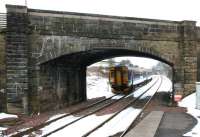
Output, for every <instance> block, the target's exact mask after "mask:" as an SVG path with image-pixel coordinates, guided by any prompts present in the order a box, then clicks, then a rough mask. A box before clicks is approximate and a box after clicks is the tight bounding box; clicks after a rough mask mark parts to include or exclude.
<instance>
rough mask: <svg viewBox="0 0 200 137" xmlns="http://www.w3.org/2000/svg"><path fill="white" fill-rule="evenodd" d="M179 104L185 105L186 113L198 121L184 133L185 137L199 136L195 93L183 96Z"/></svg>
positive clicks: (199, 122) (199, 123)
mask: <svg viewBox="0 0 200 137" xmlns="http://www.w3.org/2000/svg"><path fill="white" fill-rule="evenodd" d="M179 106H181V107H186V108H187V110H188V111H187V113H189V114H190V115H192V116H193V117H195V118H196V119H197V121H198V123H197V125H196V126H195V127H194V128H193V129H191V131H190V132H188V133H186V134H184V135H183V136H186V137H200V110H198V109H196V108H195V107H196V94H195V93H193V94H191V95H189V96H187V97H186V98H184V99H183V100H182V101H181V102H179Z"/></svg>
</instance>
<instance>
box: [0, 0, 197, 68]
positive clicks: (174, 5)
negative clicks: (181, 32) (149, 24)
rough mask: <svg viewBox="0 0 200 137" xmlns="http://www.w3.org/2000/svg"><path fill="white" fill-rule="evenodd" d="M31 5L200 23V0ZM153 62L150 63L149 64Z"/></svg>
mask: <svg viewBox="0 0 200 137" xmlns="http://www.w3.org/2000/svg"><path fill="white" fill-rule="evenodd" d="M5 4H14V5H25V0H0V12H6V9H5ZM27 5H28V7H29V8H34V9H47V10H58V11H71V12H82V13H95V14H105V15H116V16H129V17H139V18H151V19H164V20H174V21H181V20H194V21H197V25H198V26H200V0H27ZM134 62H138V63H137V65H140V66H141V65H143V66H144V67H148V66H152V64H156V62H157V61H154V60H152V61H151V60H148V59H147V60H141V59H138V61H135V59H134ZM148 64H149V65H148Z"/></svg>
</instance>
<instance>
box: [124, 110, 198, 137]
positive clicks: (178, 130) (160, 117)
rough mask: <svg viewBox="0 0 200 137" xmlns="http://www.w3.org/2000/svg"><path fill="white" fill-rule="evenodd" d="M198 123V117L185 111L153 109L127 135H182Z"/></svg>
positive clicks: (140, 136) (157, 136) (167, 136)
mask: <svg viewBox="0 0 200 137" xmlns="http://www.w3.org/2000/svg"><path fill="white" fill-rule="evenodd" d="M196 123H197V121H196V119H195V118H193V117H192V116H190V115H189V114H187V113H185V112H163V111H152V112H150V113H149V114H148V115H147V116H146V117H145V118H144V119H143V120H142V121H140V123H138V124H137V125H136V126H135V127H134V128H133V129H132V130H130V131H129V132H128V133H127V134H126V135H125V137H182V135H183V134H184V133H187V132H188V131H190V129H192V127H194V126H195V125H196Z"/></svg>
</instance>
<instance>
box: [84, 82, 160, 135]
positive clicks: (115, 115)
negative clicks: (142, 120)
mask: <svg viewBox="0 0 200 137" xmlns="http://www.w3.org/2000/svg"><path fill="white" fill-rule="evenodd" d="M161 84H162V78H161V82H160V83H159V86H158V88H157V89H156V91H155V92H154V94H153V95H152V96H151V97H150V98H149V99H148V101H146V103H145V105H144V106H142V108H141V111H140V113H138V115H137V117H139V116H140V114H141V113H142V112H143V110H144V109H145V108H146V106H147V105H148V104H149V102H150V101H151V99H152V98H153V96H154V95H155V93H156V92H157V91H158V89H159V88H160V86H161ZM153 86H154V85H152V86H151V87H149V88H148V89H147V90H145V91H144V92H143V93H141V94H140V95H139V96H138V97H137V98H135V99H133V100H132V101H131V102H129V103H128V104H127V105H125V106H124V107H123V108H122V109H120V110H119V111H118V112H117V113H115V114H114V115H112V116H111V117H109V118H108V119H107V120H105V121H103V122H102V123H101V124H99V125H98V126H96V127H95V128H93V129H92V130H90V131H89V132H87V133H85V134H84V135H83V136H82V137H88V136H90V135H91V136H95V134H94V135H92V133H94V132H95V131H97V130H98V129H99V128H101V127H103V126H104V125H105V124H107V123H108V122H109V121H111V120H112V119H114V118H115V117H117V115H119V113H121V112H122V111H124V110H125V109H127V108H129V107H131V106H132V105H133V103H137V101H138V100H140V99H141V98H142V97H143V96H144V95H145V94H146V93H147V92H148V91H149V90H150V89H151V88H152V87H153ZM137 117H136V119H137ZM136 119H134V120H133V121H132V122H131V124H130V125H129V126H128V127H127V128H126V130H125V131H124V132H122V133H121V135H120V137H123V136H124V135H125V134H126V133H127V132H128V131H129V129H130V127H131V126H132V124H133V123H134V122H135V120H136ZM97 134H98V133H97Z"/></svg>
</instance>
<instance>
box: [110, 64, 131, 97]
mask: <svg viewBox="0 0 200 137" xmlns="http://www.w3.org/2000/svg"><path fill="white" fill-rule="evenodd" d="M129 75H130V73H129V70H128V67H126V66H115V67H111V68H110V71H109V82H110V85H111V88H112V92H113V93H115V94H119V93H122V94H128V93H129V92H130V91H131V90H132V88H133V85H132V84H131V83H132V82H130V76H129Z"/></svg>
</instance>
